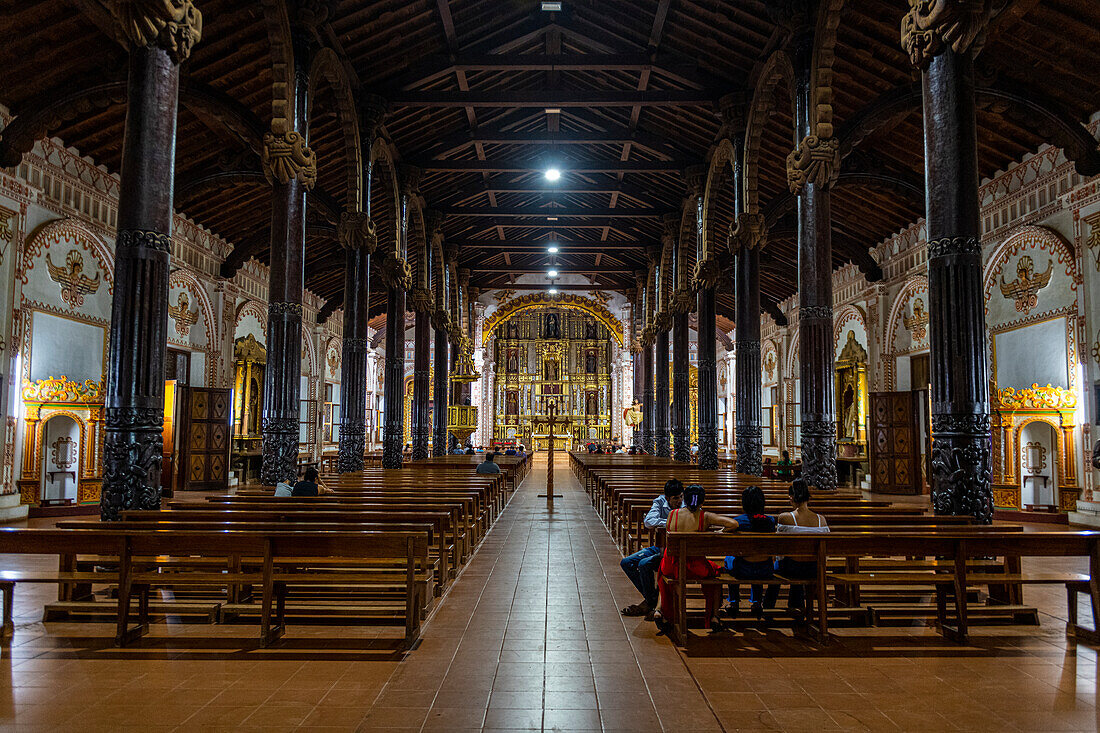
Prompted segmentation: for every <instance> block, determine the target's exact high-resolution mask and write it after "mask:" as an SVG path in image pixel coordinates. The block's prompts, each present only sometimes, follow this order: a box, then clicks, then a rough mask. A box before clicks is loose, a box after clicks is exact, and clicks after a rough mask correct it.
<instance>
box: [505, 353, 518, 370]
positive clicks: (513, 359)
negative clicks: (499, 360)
mask: <svg viewBox="0 0 1100 733" xmlns="http://www.w3.org/2000/svg"><path fill="white" fill-rule="evenodd" d="M505 369H506V370H507V371H508V373H509V374H515V373H516V372H518V371H519V353H518V352H517V351H516V350H515V349H509V350H508V362H507V363H506V364H505Z"/></svg>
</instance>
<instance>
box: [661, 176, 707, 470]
mask: <svg viewBox="0 0 1100 733" xmlns="http://www.w3.org/2000/svg"><path fill="white" fill-rule="evenodd" d="M684 178H685V179H686V181H687V185H688V191H689V192H690V196H689V199H688V202H687V206H689V207H690V208H691V209H694V211H693V212H689V216H692V217H693V219H694V222H695V239H696V242H699V241H701V239H702V231H701V228H700V224H701V222H702V216H703V185H704V183H705V182H706V168H704V167H702V166H692V167H691V168H689V169H688V170H686V171H684ZM679 224H680V223H679V222H678V221H677V222H675V226H676V233H675V235H674V239H673V248H672V251H673V257H672V285H673V291H672V292H671V293H670V294H669V295H670V298H669V311H670V313H671V314H672V405H671V408H670V410H671V418H672V443H673V451H672V453H673V457H674V458H675V459H676V460H677V461H681V462H683V463H688V462H690V461H691V392H690V389H689V371H688V369H689V355H688V351H689V346H688V341H689V340H688V313H690V312H691V310H692V309H693V308H694V306H695V299H694V298H693V297H692V293H691V282H690V277H691V275H692V273H691V272H689V271H688V266H687V264H686V263H687V260H688V253H687V252H686V251H685V245H684V243H683V239H682V233H681V232H680V231H679Z"/></svg>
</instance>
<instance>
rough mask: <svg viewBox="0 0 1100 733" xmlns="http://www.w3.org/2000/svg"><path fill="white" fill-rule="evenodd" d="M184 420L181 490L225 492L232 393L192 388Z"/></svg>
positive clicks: (187, 392)
mask: <svg viewBox="0 0 1100 733" xmlns="http://www.w3.org/2000/svg"><path fill="white" fill-rule="evenodd" d="M182 398H183V400H184V403H183V410H182V415H181V417H180V487H181V488H182V489H184V490H188V489H225V488H226V487H227V486H228V481H229V444H230V441H229V437H230V435H231V434H232V425H231V423H230V417H231V410H230V405H231V402H232V399H231V397H230V391H229V390H228V389H211V388H206V387H189V388H187V390H186V392H185V394H184V395H183V396H182Z"/></svg>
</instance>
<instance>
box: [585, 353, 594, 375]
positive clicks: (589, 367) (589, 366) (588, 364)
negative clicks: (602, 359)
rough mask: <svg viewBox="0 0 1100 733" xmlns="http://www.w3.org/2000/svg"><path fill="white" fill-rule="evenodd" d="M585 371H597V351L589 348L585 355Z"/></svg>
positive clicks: (592, 372)
mask: <svg viewBox="0 0 1100 733" xmlns="http://www.w3.org/2000/svg"><path fill="white" fill-rule="evenodd" d="M584 371H585V373H587V374H595V373H596V352H595V351H593V350H592V349H589V350H588V351H587V352H586V353H585V356H584Z"/></svg>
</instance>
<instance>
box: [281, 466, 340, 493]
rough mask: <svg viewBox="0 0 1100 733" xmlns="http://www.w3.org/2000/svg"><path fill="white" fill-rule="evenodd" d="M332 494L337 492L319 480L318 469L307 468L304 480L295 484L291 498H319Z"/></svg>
mask: <svg viewBox="0 0 1100 733" xmlns="http://www.w3.org/2000/svg"><path fill="white" fill-rule="evenodd" d="M332 493H335V492H333V490H332V489H330V488H328V487H327V486H325V485H324V484H322V483H321V482H320V481H318V480H317V469H316V468H307V469H306V472H305V475H304V476H303V477H302V480H301V481H299V482H298V483H296V484H294V490H293V491H292V492H291V496H319V495H321V494H332Z"/></svg>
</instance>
